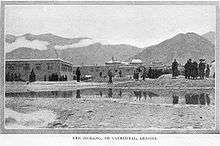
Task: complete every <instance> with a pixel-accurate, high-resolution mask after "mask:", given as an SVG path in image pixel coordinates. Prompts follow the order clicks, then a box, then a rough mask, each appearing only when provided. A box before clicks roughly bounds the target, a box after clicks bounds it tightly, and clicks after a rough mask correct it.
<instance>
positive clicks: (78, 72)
mask: <svg viewBox="0 0 220 146" xmlns="http://www.w3.org/2000/svg"><path fill="white" fill-rule="evenodd" d="M80 76H81V72H80V68H79V67H77V69H76V80H77V82H80Z"/></svg>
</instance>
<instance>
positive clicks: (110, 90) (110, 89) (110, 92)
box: [108, 88, 113, 98]
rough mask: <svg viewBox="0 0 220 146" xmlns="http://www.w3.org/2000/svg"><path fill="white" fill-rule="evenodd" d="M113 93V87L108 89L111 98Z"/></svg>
mask: <svg viewBox="0 0 220 146" xmlns="http://www.w3.org/2000/svg"><path fill="white" fill-rule="evenodd" d="M112 95H113V92H112V88H109V89H108V97H109V98H111V97H112Z"/></svg>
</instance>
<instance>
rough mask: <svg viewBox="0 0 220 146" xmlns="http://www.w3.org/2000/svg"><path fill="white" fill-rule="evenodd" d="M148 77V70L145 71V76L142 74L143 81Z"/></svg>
mask: <svg viewBox="0 0 220 146" xmlns="http://www.w3.org/2000/svg"><path fill="white" fill-rule="evenodd" d="M146 76H147V71H146V69H144V71H143V74H142V78H143V80H145V78H146Z"/></svg>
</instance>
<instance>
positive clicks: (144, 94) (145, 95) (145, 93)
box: [143, 91, 147, 100]
mask: <svg viewBox="0 0 220 146" xmlns="http://www.w3.org/2000/svg"><path fill="white" fill-rule="evenodd" d="M143 96H144V99H145V100H147V92H146V91H143Z"/></svg>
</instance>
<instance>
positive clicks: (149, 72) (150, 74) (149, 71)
mask: <svg viewBox="0 0 220 146" xmlns="http://www.w3.org/2000/svg"><path fill="white" fill-rule="evenodd" d="M147 76H148V77H149V78H153V70H152V68H151V67H150V68H149V70H148V75H147Z"/></svg>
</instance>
